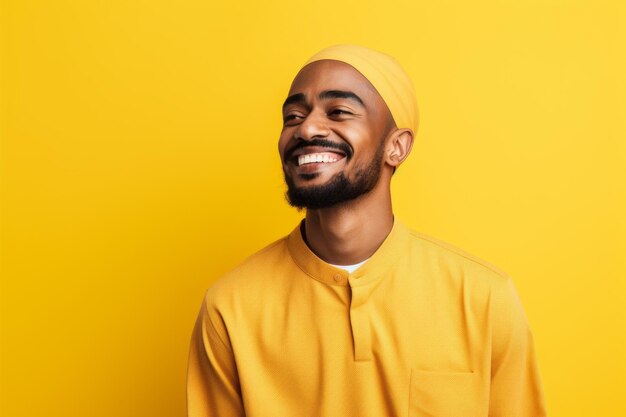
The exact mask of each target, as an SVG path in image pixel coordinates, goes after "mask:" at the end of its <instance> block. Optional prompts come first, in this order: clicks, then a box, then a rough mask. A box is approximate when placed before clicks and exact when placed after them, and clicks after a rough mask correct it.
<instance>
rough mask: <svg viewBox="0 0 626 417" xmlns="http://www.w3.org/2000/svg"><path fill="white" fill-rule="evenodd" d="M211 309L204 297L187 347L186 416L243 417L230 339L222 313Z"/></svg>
mask: <svg viewBox="0 0 626 417" xmlns="http://www.w3.org/2000/svg"><path fill="white" fill-rule="evenodd" d="M210 310H212V309H210V308H209V307H208V303H207V297H205V298H204V300H203V302H202V308H201V309H200V313H199V314H198V318H197V320H196V324H195V326H194V329H193V334H192V337H191V344H190V348H189V361H188V368H187V417H244V416H245V413H244V408H243V403H242V399H241V389H240V387H239V378H238V375H237V367H236V364H235V359H234V356H233V351H232V348H231V345H230V341H229V339H228V337H227V334H226V331H225V326H224V324H223V322H222V320H221V316H220V315H219V313H218V312H217V311H210ZM218 329H220V330H221V333H222V334H221V335H220V332H219V330H218Z"/></svg>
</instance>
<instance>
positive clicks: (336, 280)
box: [333, 274, 342, 282]
mask: <svg viewBox="0 0 626 417" xmlns="http://www.w3.org/2000/svg"><path fill="white" fill-rule="evenodd" d="M341 278H342V276H341V275H339V274H337V275H335V276H334V277H333V279H334V280H335V282H339V281H341Z"/></svg>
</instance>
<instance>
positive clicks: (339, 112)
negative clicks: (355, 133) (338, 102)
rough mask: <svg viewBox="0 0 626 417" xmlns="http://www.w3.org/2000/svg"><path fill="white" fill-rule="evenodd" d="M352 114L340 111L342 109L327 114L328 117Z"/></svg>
mask: <svg viewBox="0 0 626 417" xmlns="http://www.w3.org/2000/svg"><path fill="white" fill-rule="evenodd" d="M351 114H353V113H351V112H349V111H347V110H342V109H335V110H333V111H331V112H330V113H328V115H329V116H331V115H332V116H341V115H351Z"/></svg>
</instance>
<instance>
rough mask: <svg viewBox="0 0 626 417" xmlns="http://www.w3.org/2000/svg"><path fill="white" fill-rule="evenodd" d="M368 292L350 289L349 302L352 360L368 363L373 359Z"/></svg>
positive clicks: (355, 288) (361, 289) (360, 289)
mask: <svg viewBox="0 0 626 417" xmlns="http://www.w3.org/2000/svg"><path fill="white" fill-rule="evenodd" d="M367 297H368V291H367V288H363V287H352V299H351V301H350V326H351V328H352V338H353V341H354V360H355V361H369V360H372V359H373V354H372V335H371V328H370V322H369V320H370V318H369V313H368V305H367V302H366V301H367Z"/></svg>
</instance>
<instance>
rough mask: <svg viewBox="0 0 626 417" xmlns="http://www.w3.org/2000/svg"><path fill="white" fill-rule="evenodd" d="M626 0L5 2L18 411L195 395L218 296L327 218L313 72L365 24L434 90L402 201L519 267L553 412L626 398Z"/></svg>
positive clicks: (590, 410) (491, 257) (620, 411)
mask: <svg viewBox="0 0 626 417" xmlns="http://www.w3.org/2000/svg"><path fill="white" fill-rule="evenodd" d="M625 4H626V2H623V1H598V0H595V1H594V0H585V1H582V0H581V1H573V0H572V1H545V0H543V1H539V0H532V1H522V0H520V1H514V0H509V1H505V0H502V1H494V0H480V1H454V2H453V1H408V0H407V1H380V2H377V1H363V0H359V1H354V0H347V1H340V2H337V1H326V0H325V1H316V2H312V1H311V2H290V1H284V0H279V1H274V2H267V3H265V2H258V1H248V2H245V3H244V2H235V1H232V2H231V1H229V2H217V1H210V0H208V1H206V0H205V1H199V0H182V1H162V0H159V1H155V0H150V1H148V0H144V1H129V0H107V1H82V2H81V1H69V0H55V1H45V2H44V1H33V0H7V1H3V3H2V22H1V30H2V56H1V59H2V61H1V62H2V74H1V75H2V85H1V87H2V108H1V110H2V119H1V123H2V125H1V129H2V130H1V135H2V137H1V139H2V147H1V150H0V151H1V158H2V160H1V162H2V176H1V181H2V182H1V186H2V189H1V192H2V194H1V197H2V211H1V216H2V271H1V273H2V288H1V322H2V329H1V332H2V333H1V335H2V336H1V337H2V340H1V348H2V353H1V355H2V369H1V384H2V385H1V392H2V394H1V395H2V398H1V409H0V414H1V415H2V417H4V416H6V417H22V416H50V417H56V416H94V417H98V416H103V417H104V416H106V417H111V416H115V417H126V416H129V417H130V416H133V417H136V416H171V417H174V416H181V415H183V414H184V409H185V373H186V361H187V350H188V346H189V337H190V334H191V328H192V326H193V322H194V320H195V317H196V314H197V312H198V309H199V307H200V302H201V299H202V296H203V294H204V291H205V289H206V288H207V287H208V286H209V285H210V284H211V282H213V280H214V279H216V278H217V277H219V276H220V275H221V274H222V273H223V272H225V271H227V270H228V269H230V268H231V267H233V266H234V265H235V264H236V263H238V262H239V261H240V260H242V259H243V258H244V257H246V256H247V255H249V254H250V253H252V252H253V251H255V250H257V249H259V248H261V247H262V246H265V245H266V244H267V243H269V242H270V241H272V240H274V239H277V238H279V237H281V236H283V235H285V234H286V233H288V232H289V231H290V230H291V229H292V228H293V227H294V226H295V224H296V222H297V221H298V219H299V218H300V217H301V216H302V213H298V212H297V211H295V210H293V209H291V208H289V207H288V206H287V204H286V203H285V202H284V198H283V192H284V186H283V182H282V176H281V171H280V164H279V159H278V155H277V150H276V147H277V140H278V135H279V131H280V127H281V117H280V109H279V107H280V104H281V102H282V100H283V99H284V98H285V94H286V92H287V89H288V87H289V83H290V82H291V79H292V78H293V76H294V75H295V73H296V71H297V70H298V68H299V66H300V64H301V63H302V62H304V61H305V60H306V59H307V58H308V57H309V55H311V54H312V53H314V52H315V51H317V50H318V49H320V48H322V47H324V46H327V45H331V44H335V43H343V42H351V43H358V44H363V45H367V46H371V47H373V48H377V49H380V50H383V51H386V52H388V53H390V54H391V55H394V56H395V57H396V58H397V59H398V60H399V61H400V62H401V63H403V65H404V66H405V67H406V69H407V71H408V72H409V73H410V74H411V76H412V78H413V79H414V82H415V85H416V89H417V92H418V101H419V105H420V110H421V121H422V123H421V127H420V130H419V133H418V136H417V142H416V145H415V147H414V149H413V154H412V155H411V157H410V159H409V161H408V162H407V163H406V164H405V165H404V166H403V167H402V168H401V169H400V171H398V173H397V175H396V176H394V180H393V182H394V204H395V212H396V215H397V216H398V217H399V218H400V219H402V220H403V221H404V222H405V223H406V224H408V225H409V226H411V227H413V228H414V229H417V230H419V231H422V232H424V233H427V234H430V235H432V236H435V237H437V238H440V239H443V240H445V241H448V242H450V243H452V244H454V245H456V246H459V247H461V248H463V249H465V250H467V251H469V252H470V253H473V254H475V255H477V256H479V257H481V258H483V259H486V260H488V261H490V262H492V263H494V264H495V265H497V266H499V267H500V268H502V269H503V270H505V271H506V272H508V273H509V274H510V275H511V276H512V277H513V278H514V281H515V283H516V285H517V287H518V289H519V292H520V294H521V297H522V301H523V303H524V306H525V309H526V312H527V315H528V318H529V321H530V323H531V326H532V329H533V333H534V335H535V339H536V347H537V351H538V356H539V361H540V366H541V372H542V377H543V382H544V387H545V393H546V397H547V403H548V409H549V413H550V415H551V416H568V417H575V416H585V417H589V416H603V417H611V416H615V417H617V416H624V415H625V413H626V402H625V401H624V396H625V395H626V392H625V384H624V375H626V312H625V308H624V305H625V304H626V296H625V294H626V288H625V287H626V284H625V276H626V263H625V260H624V258H625V253H626V239H625V236H626V224H625V219H624V213H626V197H625V194H624V188H625V181H624V180H625V177H626V172H625V169H624V167H625V165H626V144H625V139H626V122H625V119H626V117H625V115H626V77H624V74H626V63H625V55H626V54H625V53H624V51H625V50H626V46H625V42H624V40H625V37H626V33H625V26H626V18H625V16H626V7H625ZM468 417H472V416H468Z"/></svg>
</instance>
